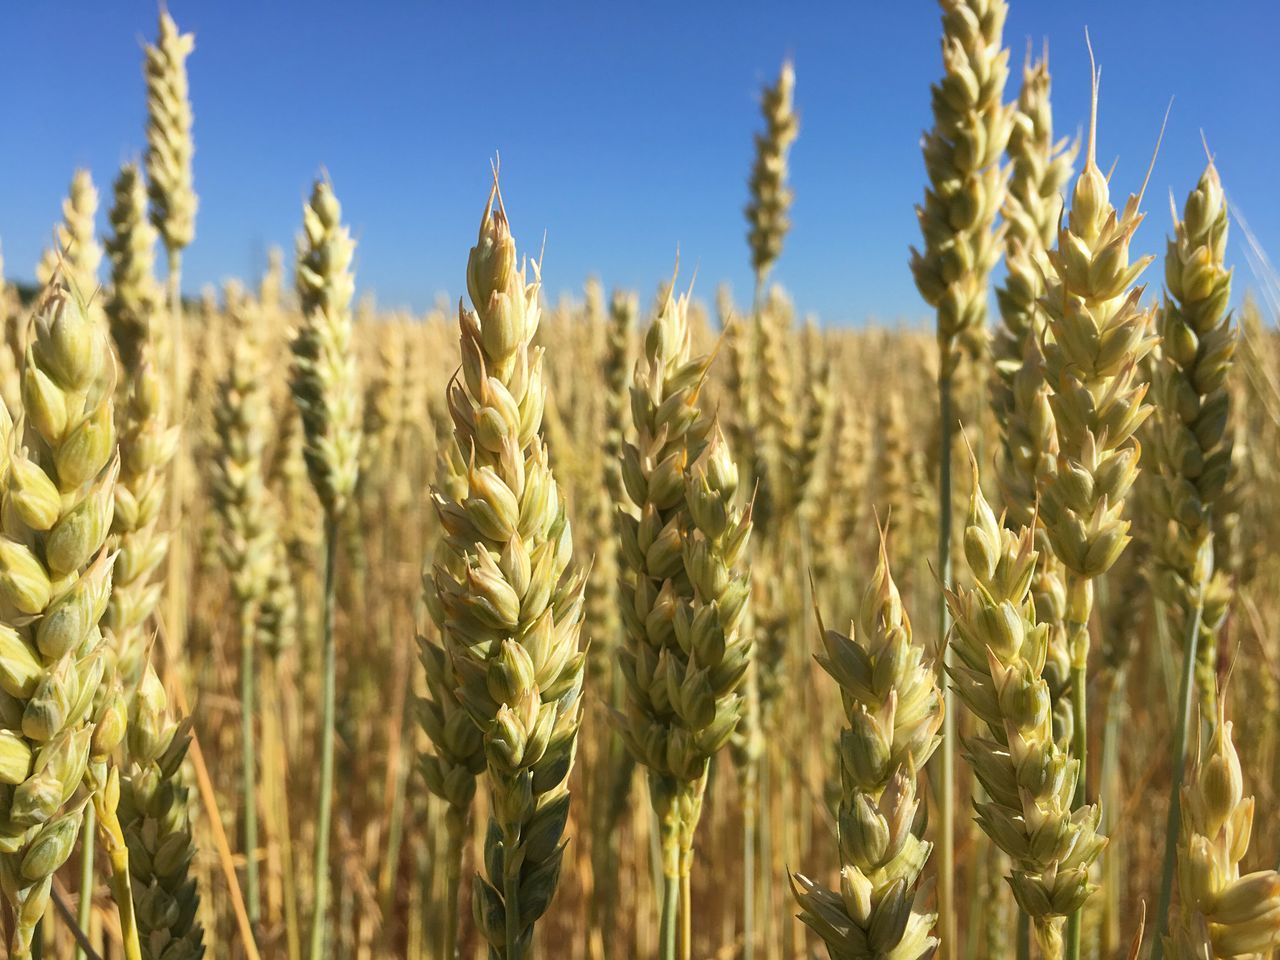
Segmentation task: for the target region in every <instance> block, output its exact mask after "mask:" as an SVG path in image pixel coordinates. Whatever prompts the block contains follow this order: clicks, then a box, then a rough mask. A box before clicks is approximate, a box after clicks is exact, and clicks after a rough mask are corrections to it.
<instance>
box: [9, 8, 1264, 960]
mask: <svg viewBox="0 0 1280 960" xmlns="http://www.w3.org/2000/svg"><path fill="white" fill-rule="evenodd" d="M1014 2H1018V0H1014ZM939 8H940V14H941V20H940V30H941V32H940V35H939V40H940V50H941V52H942V56H941V58H940V59H939V61H938V64H937V74H936V76H934V77H933V78H923V79H922V80H921V82H920V98H921V100H922V101H923V100H925V99H926V98H927V99H928V100H929V102H930V104H931V108H932V118H933V127H932V129H931V130H930V131H928V132H927V134H926V135H925V136H924V137H923V138H922V141H921V148H922V155H923V177H922V180H921V189H922V193H921V196H920V199H919V202H918V205H917V206H916V208H915V211H914V216H915V217H916V219H917V220H918V222H919V228H920V234H919V241H918V244H917V246H916V247H915V248H914V249H912V250H911V251H910V253H909V255H904V258H903V261H904V262H903V264H902V267H903V269H904V270H908V269H909V270H910V272H911V275H912V276H913V277H914V280H915V284H916V287H917V288H918V291H919V294H920V297H921V298H922V300H923V303H924V304H926V305H927V307H928V310H929V315H930V317H931V321H930V325H929V326H910V325H901V326H894V327H889V326H878V325H874V324H868V325H864V326H860V327H841V326H824V325H822V324H820V323H818V322H817V321H816V320H815V319H812V318H808V317H801V316H798V315H797V311H796V309H795V307H794V306H793V304H792V301H791V299H790V297H789V296H788V293H787V292H786V289H785V286H784V283H785V276H784V274H785V264H784V265H779V264H778V261H779V257H780V255H781V253H782V251H783V249H784V245H785V243H786V241H787V239H788V234H789V230H790V219H789V217H790V210H791V205H792V200H793V194H792V188H791V186H790V178H789V159H790V154H791V151H792V149H793V147H795V146H796V145H797V144H798V143H802V142H803V133H804V131H803V122H802V112H803V111H802V106H803V93H802V91H803V85H802V80H803V63H797V64H795V65H793V64H792V63H791V62H790V61H784V62H782V63H781V64H780V67H779V70H778V72H777V74H776V77H775V78H774V79H772V80H771V81H770V82H769V83H768V85H767V86H765V88H764V89H763V90H762V91H761V95H760V117H759V122H758V126H757V128H756V130H755V131H743V144H744V151H743V158H742V172H743V173H744V174H745V175H746V189H745V190H744V193H743V197H744V204H745V208H744V212H745V224H744V233H745V237H746V241H747V244H746V247H747V250H746V255H747V260H748V262H749V264H750V267H751V271H752V275H753V277H754V281H755V282H754V289H753V290H752V291H751V292H750V296H749V298H746V299H744V298H742V297H741V296H735V294H734V292H733V291H731V290H730V289H729V288H728V287H727V286H725V285H721V286H720V287H718V288H715V287H714V286H713V288H712V289H713V294H714V295H713V296H709V297H703V296H700V295H698V294H695V292H694V288H693V285H692V283H691V281H690V279H689V277H688V273H689V271H688V270H687V268H686V269H685V270H684V271H682V270H681V269H680V268H679V267H678V266H677V267H676V268H675V269H674V270H673V273H672V274H671V275H670V276H668V277H666V278H656V277H655V278H654V280H655V285H656V293H649V292H637V291H631V290H624V289H613V290H609V289H607V288H606V286H605V284H604V282H603V281H601V280H599V279H596V278H594V277H591V278H586V279H585V281H584V282H582V284H581V294H580V296H578V297H563V298H561V299H559V300H557V301H555V302H553V301H552V300H551V299H550V298H549V297H548V296H547V295H546V293H545V292H544V289H543V286H542V284H543V282H544V277H543V275H542V257H541V255H540V253H539V243H540V240H539V236H540V234H539V231H540V230H541V226H540V225H539V224H534V223H525V222H523V221H521V220H520V219H519V217H518V213H519V211H520V209H521V200H520V198H519V197H516V196H504V195H503V191H502V179H501V176H500V169H499V166H498V164H497V161H496V159H494V160H493V161H492V175H491V176H492V185H491V187H490V189H489V192H488V194H487V196H486V195H485V194H484V193H483V192H482V193H479V194H477V195H476V196H475V198H474V207H475V212H476V222H477V223H478V229H477V233H476V234H475V240H474V244H473V245H471V246H470V248H469V249H463V248H460V249H458V250H457V263H458V265H459V269H458V271H457V275H456V290H457V292H458V294H459V295H458V298H457V299H456V300H454V301H452V302H451V303H450V302H442V303H441V305H440V306H438V307H436V308H435V309H432V310H431V311H429V312H427V313H426V314H425V315H418V314H411V313H409V312H407V311H392V310H386V309H382V308H380V307H379V306H378V304H377V302H376V300H375V299H374V298H373V296H372V295H371V294H369V293H366V292H363V287H362V286H361V285H360V283H359V277H358V276H357V273H356V264H357V263H358V259H357V243H358V237H356V236H354V235H353V233H352V230H351V228H350V226H349V223H350V220H349V219H348V212H347V211H344V208H343V205H342V201H341V197H342V191H343V186H344V184H343V183H341V182H331V181H330V179H329V178H328V176H327V175H325V174H322V175H320V176H319V177H317V179H316V180H315V182H314V185H313V186H312V188H311V189H310V190H309V192H308V193H307V196H306V199H305V202H304V203H303V205H302V208H301V209H300V210H299V211H298V213H299V218H298V224H299V228H298V231H299V232H298V235H297V242H296V248H295V249H294V250H293V251H291V252H290V253H285V252H283V251H281V250H279V249H273V250H272V251H271V253H270V255H269V257H268V258H267V260H266V262H265V263H263V264H262V265H261V270H260V272H259V273H258V274H257V275H255V276H252V277H247V278H245V279H243V280H241V281H228V282H227V283H226V284H225V285H223V286H222V288H221V289H206V290H204V291H203V292H202V293H201V294H200V295H199V296H198V297H197V296H192V295H190V294H189V292H188V291H187V289H186V288H185V287H184V286H183V282H182V269H183V260H184V254H185V253H186V252H187V251H188V250H189V249H190V248H192V247H193V245H198V244H199V243H200V231H199V225H200V213H201V210H200V203H199V184H200V162H199V161H200V154H199V152H198V150H197V149H196V148H197V144H198V142H199V124H198V115H199V107H200V98H199V91H198V90H195V91H192V90H190V89H189V85H188V79H187V61H188V57H190V56H192V55H198V53H195V38H194V37H193V36H192V35H191V34H189V33H185V32H184V31H183V30H182V28H181V27H180V26H179V25H178V24H177V23H176V22H175V21H174V19H173V18H172V17H171V16H170V14H169V13H167V12H164V11H163V10H162V12H161V13H160V16H159V20H158V26H157V28H156V30H155V32H154V34H153V36H152V39H151V40H150V42H148V43H147V44H146V45H145V49H144V51H143V73H144V77H145V87H144V86H143V85H142V84H139V89H138V96H139V98H143V97H145V102H146V109H147V117H148V120H147V125H146V128H145V130H141V131H139V132H138V143H139V159H138V160H137V161H130V162H128V163H126V164H125V165H124V166H122V167H121V168H120V169H119V171H107V170H102V171H89V170H84V169H81V170H76V171H74V175H73V177H72V179H71V181H70V187H69V190H68V193H67V198H66V200H65V202H64V204H63V211H62V217H61V220H60V221H59V222H58V223H57V224H56V227H55V232H54V234H53V242H52V243H51V245H50V246H49V249H48V250H47V252H46V255H45V256H44V258H43V259H42V260H41V262H40V264H39V265H38V267H37V269H36V274H35V275H36V277H37V282H36V283H35V284H25V283H22V284H20V283H16V282H6V281H4V280H3V279H0V321H2V322H3V344H0V398H2V400H3V402H2V403H0V434H3V440H4V442H3V443H2V444H0V893H2V894H3V909H2V910H0V916H2V917H3V923H2V927H3V930H4V937H3V941H4V943H5V944H6V946H7V954H5V955H7V956H9V957H12V958H14V960H18V958H28V957H46V958H54V957H90V958H95V957H96V958H125V960H143V958H146V960H193V958H198V957H201V956H209V957H219V958H222V957H226V958H249V960H256V958H282V960H301V958H304V957H306V958H309V960H325V958H331V960H373V958H384V957H387V958H389V957H403V958H412V960H455V958H458V960H476V958H485V957H488V958H490V960H531V958H543V957H546V958H565V960H627V958H659V960H676V958H679V960H693V958H698V960H737V958H743V960H804V958H809V957H818V956H829V957H830V958H831V960H920V958H926V957H932V956H937V957H940V958H947V960H971V958H984V960H985V958H1018V960H1024V958H1025V960H1030V958H1032V957H1041V958H1045V960H1063V958H1065V960H1082V958H1098V960H1110V958H1130V960H1132V958H1138V957H1142V958H1147V957H1150V958H1160V957H1165V956H1167V957H1169V958H1171V960H1213V958H1228V957H1256V958H1273V957H1276V956H1277V955H1280V873H1277V872H1276V871H1275V870H1273V869H1272V867H1273V866H1274V865H1275V864H1276V863H1277V861H1278V860H1280V818H1277V816H1276V814H1275V810H1276V804H1277V800H1278V798H1280V797H1278V795H1280V752H1278V749H1277V748H1278V746H1280V642H1278V638H1280V602H1278V601H1277V597H1280V564H1278V563H1277V561H1276V553H1275V552H1274V551H1273V550H1272V547H1273V546H1274V545H1276V544H1280V512H1278V510H1277V508H1278V507H1280V456H1278V455H1277V450H1280V341H1278V340H1277V337H1276V333H1275V330H1274V324H1273V321H1274V319H1275V318H1274V317H1273V316H1272V315H1271V312H1270V310H1269V308H1268V306H1267V304H1269V303H1273V302H1274V299H1273V298H1272V294H1273V292H1274V291H1275V289H1276V284H1277V280H1276V278H1275V277H1274V276H1273V275H1271V274H1269V273H1268V272H1267V271H1265V270H1261V271H1253V272H1249V271H1247V270H1246V271H1244V272H1237V271H1236V270H1235V266H1236V264H1234V263H1233V262H1232V256H1233V253H1232V251H1234V250H1235V249H1236V247H1235V246H1229V244H1228V238H1229V236H1231V235H1232V230H1233V228H1234V227H1235V226H1236V225H1235V223H1234V221H1233V217H1232V211H1231V210H1230V209H1229V207H1228V203H1227V196H1228V191H1229V186H1230V185H1229V184H1227V185H1226V186H1224V184H1223V182H1222V179H1221V177H1220V174H1219V172H1218V169H1217V167H1216V166H1215V164H1214V161H1213V159H1212V157H1211V156H1210V155H1208V150H1207V148H1206V151H1205V152H1206V158H1205V165H1204V168H1203V173H1202V175H1201V176H1200V177H1199V179H1198V181H1196V182H1192V183H1186V184H1184V185H1182V189H1181V195H1180V196H1179V197H1178V198H1177V200H1176V207H1175V213H1174V219H1173V223H1172V226H1171V227H1170V228H1169V229H1168V231H1167V234H1166V235H1164V236H1163V240H1162V239H1161V228H1160V227H1159V226H1157V225H1156V224H1155V223H1154V222H1152V223H1147V224H1143V220H1144V217H1145V216H1146V214H1147V212H1148V210H1149V209H1150V207H1151V206H1152V204H1153V203H1154V205H1155V206H1156V207H1159V206H1160V201H1159V200H1158V199H1155V200H1153V198H1152V197H1150V196H1148V195H1146V194H1145V193H1142V192H1140V193H1138V194H1136V195H1132V196H1127V197H1126V196H1123V195H1121V194H1119V193H1116V192H1113V190H1112V186H1111V183H1110V171H1109V170H1108V171H1104V170H1103V169H1101V168H1100V167H1099V156H1098V147H1097V143H1098V138H1099V133H1100V131H1099V124H1100V123H1101V121H1099V119H1098V117H1099V113H1098V104H1099V100H1100V99H1101V100H1103V101H1105V99H1106V89H1105V88H1102V87H1100V85H1099V74H1098V73H1097V72H1095V73H1094V76H1093V89H1092V109H1091V114H1090V116H1088V117H1085V118H1072V120H1071V122H1070V123H1065V122H1061V121H1059V122H1058V123H1057V126H1056V127H1055V118H1054V116H1053V109H1052V103H1051V77H1050V73H1049V68H1048V60H1047V51H1046V53H1044V54H1043V55H1040V56H1035V57H1033V56H1028V57H1027V58H1026V61H1025V63H1024V64H1023V65H1022V66H1021V67H1019V66H1018V64H1019V60H1020V57H1019V56H1011V55H1010V50H1009V47H1010V43H1009V38H1007V37H1005V36H1004V32H1003V28H1004V22H1005V17H1006V14H1007V4H1006V0H940V3H939ZM798 76H799V77H800V81H801V82H800V85H799V86H798V80H797V77H798ZM930 83H932V86H928V84H930ZM1077 119H1080V120H1081V122H1082V126H1081V128H1080V129H1081V134H1080V135H1079V136H1078V137H1074V136H1070V135H1066V136H1064V135H1063V134H1062V133H1061V132H1060V131H1061V130H1063V129H1067V130H1070V129H1072V128H1073V127H1074V125H1075V123H1076V121H1077ZM752 133H754V149H753V151H751V152H748V150H747V146H748V145H749V143H750V141H749V140H748V139H747V138H748V136H749V135H750V134H752ZM1103 133H1105V131H1103ZM317 160H318V161H319V160H323V158H317ZM489 162H490V161H489V159H488V158H484V157H480V158H477V164H478V166H480V167H481V169H483V165H484V164H486V163H489ZM1122 162H1125V163H1129V164H1133V165H1137V164H1138V163H1139V162H1140V161H1139V160H1138V159H1135V158H1127V157H1126V158H1123V160H1122ZM95 184H96V185H95ZM508 203H510V210H511V212H512V213H511V217H512V218H511V219H509V216H508ZM912 215H913V212H912V211H911V210H910V209H903V211H902V216H903V217H904V218H910V217H912ZM513 220H514V221H515V222H514V223H513ZM2 221H3V218H2V217H0V229H3V227H4V224H3V222H2ZM1140 228H1141V229H1140ZM1246 232H1247V231H1246ZM1251 262H1254V263H1265V255H1263V254H1262V252H1261V250H1259V249H1256V248H1255V250H1254V256H1253V257H1252V258H1251ZM464 264H465V266H464ZM9 267H10V275H12V274H15V273H21V272H22V271H21V270H17V269H16V268H15V265H13V264H10V265H9ZM775 267H776V269H775ZM4 275H5V274H4V271H3V269H0V277H3V276H4ZM546 280H547V282H549V283H552V285H553V286H555V287H557V288H565V287H568V286H570V285H572V284H575V283H577V282H578V281H577V279H575V278H565V277H554V278H552V277H547V278H546ZM1249 281H1252V282H1253V283H1254V287H1255V290H1250V289H1247V284H1248V282H1249ZM705 283H706V281H705V279H704V280H703V281H702V284H704V285H705ZM713 284H714V280H713ZM699 289H700V290H702V289H705V287H700V288H699ZM1255 291H1256V292H1255Z"/></svg>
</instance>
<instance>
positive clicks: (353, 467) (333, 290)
mask: <svg viewBox="0 0 1280 960" xmlns="http://www.w3.org/2000/svg"><path fill="white" fill-rule="evenodd" d="M354 254H355V242H354V241H353V240H352V239H351V232H350V231H349V230H348V229H347V228H346V227H345V226H343V224H342V206H341V205H340V204H339V203H338V198H337V197H336V196H334V193H333V187H332V186H331V185H330V183H329V182H328V180H317V181H316V183H315V186H314V187H313V188H312V191H311V198H310V200H308V201H307V203H306V204H304V205H303V208H302V236H301V237H300V238H299V240H298V264H297V270H296V275H295V283H296V286H297V291H298V301H299V304H300V306H301V310H302V323H301V325H300V326H299V327H298V329H297V332H296V333H295V334H294V338H293V342H292V343H291V344H290V347H291V350H292V352H293V367H292V371H291V378H290V386H291V388H292V392H293V399H294V402H295V403H296V404H297V407H298V413H299V414H300V415H301V417H302V434H303V439H304V446H303V457H304V459H305V461H306V465H307V475H308V477H309V478H310V480H311V486H312V488H313V489H314V490H315V492H316V495H317V496H318V497H319V499H320V504H321V506H322V507H324V515H325V534H324V539H325V577H324V583H325V586H324V607H325V610H324V647H323V667H322V670H323V683H322V693H321V696H322V703H321V724H320V738H321V739H320V786H319V809H318V811H317V815H316V835H315V857H314V863H313V867H314V870H315V874H314V877H313V888H314V896H313V905H312V906H313V911H314V913H313V915H312V924H311V957H312V960H321V958H322V956H323V953H324V949H325V940H326V934H325V930H326V923H327V917H326V913H327V910H328V901H329V834H330V829H331V824H332V814H333V788H334V783H333V739H334V719H335V718H334V713H335V701H336V695H337V691H336V684H337V680H336V673H337V648H336V642H335V636H334V625H333V621H334V605H335V595H336V593H335V591H336V582H335V577H336V569H335V568H336V563H337V547H338V531H339V529H340V522H341V519H342V517H343V515H344V512H345V510H346V508H347V504H348V501H349V500H350V499H351V496H352V494H353V493H354V492H355V487H356V479H357V476H358V472H359V466H360V422H361V421H360V392H359V387H358V385H357V382H356V366H355V356H354V353H353V351H352V350H351V327H352V318H351V299H352V296H353V295H354V293H355V277H354V275H353V273H352V271H351V260H352V257H353V256H354Z"/></svg>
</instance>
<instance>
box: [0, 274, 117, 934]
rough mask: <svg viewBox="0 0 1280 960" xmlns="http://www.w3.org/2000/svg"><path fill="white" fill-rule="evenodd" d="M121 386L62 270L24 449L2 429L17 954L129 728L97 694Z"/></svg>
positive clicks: (33, 379) (6, 872) (4, 867)
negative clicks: (82, 790)
mask: <svg viewBox="0 0 1280 960" xmlns="http://www.w3.org/2000/svg"><path fill="white" fill-rule="evenodd" d="M114 389H115V372H114V364H113V363H112V359H111V352H110V348H109V347H108V345H107V341H106V337H105V334H103V333H102V331H101V330H99V329H98V328H97V326H96V325H95V324H94V323H93V322H92V321H90V320H89V319H88V317H87V316H86V315H85V311H84V306H83V304H82V303H81V302H80V301H79V300H78V299H77V297H76V295H75V293H74V292H72V291H69V290H68V289H67V288H66V287H65V286H64V285H63V284H62V282H61V280H60V278H59V277H58V276H57V275H56V274H55V277H54V282H53V284H52V285H51V286H50V288H49V289H48V290H47V291H46V292H45V294H44V296H43V298H42V301H41V303H40V305H39V307H38V309H37V312H36V316H35V321H34V330H33V335H32V341H31V344H30V345H29V347H28V349H27V358H26V364H25V367H24V370H23V408H24V412H25V416H26V421H25V433H24V436H23V437H22V439H21V446H19V445H18V444H17V443H15V441H14V438H11V437H10V436H9V424H8V420H7V416H6V417H5V420H4V424H3V426H4V437H3V445H2V446H3V450H4V453H5V458H4V459H5V470H4V473H5V500H6V504H7V509H6V511H5V514H6V516H5V536H4V537H3V538H0V601H2V602H3V607H4V610H5V611H6V613H5V619H4V621H3V622H2V625H0V634H3V635H4V637H5V647H6V650H5V654H4V663H5V669H4V671H3V687H4V691H5V694H6V696H5V697H4V698H3V706H4V711H3V718H2V727H3V734H4V735H3V737H2V738H0V741H2V742H3V745H4V751H5V755H6V763H5V767H6V778H7V783H8V784H10V789H7V790H6V791H4V800H5V806H4V810H3V813H4V817H3V821H2V822H3V831H0V833H2V835H0V851H2V852H0V890H2V891H3V893H4V896H5V899H6V900H7V901H8V903H9V906H10V908H11V909H12V910H13V917H14V923H13V927H12V938H11V941H10V950H11V954H12V956H14V957H15V958H21V957H27V956H29V955H30V952H31V946H32V936H33V934H34V931H35V928H36V925H37V924H38V923H39V921H40V919H41V917H42V916H43V915H44V912H45V909H46V907H47V906H48V903H49V895H50V888H51V885H52V882H53V874H54V873H55V872H56V871H57V869H58V867H60V866H61V865H62V863H63V861H65V860H66V858H67V857H68V856H69V855H70V853H71V850H72V846H73V844H74V842H75V838H76V836H77V835H78V833H79V831H80V825H81V818H82V816H83V814H84V810H85V805H86V803H87V802H88V801H89V799H90V798H89V797H83V798H81V799H76V796H77V790H78V788H79V787H80V785H81V783H82V782H85V781H86V779H87V782H88V784H89V786H90V792H91V794H92V795H93V797H94V799H95V805H96V806H100V807H101V808H102V812H104V813H109V814H110V815H111V816H112V817H114V804H113V803H112V802H111V801H113V800H114V795H113V791H112V790H111V787H112V786H113V784H114V785H115V786H116V787H117V788H118V781H111V780H109V777H108V773H107V769H106V757H107V756H108V755H109V754H110V753H111V751H112V750H113V749H114V748H115V746H116V745H117V744H118V743H119V741H120V738H121V737H123V735H124V725H123V723H120V722H118V721H119V717H118V716H116V715H115V712H114V711H115V707H116V705H118V703H119V698H118V697H116V696H114V695H113V694H112V693H111V691H106V692H107V694H108V695H107V696H102V697H99V690H100V688H102V687H103V684H104V681H107V682H109V680H110V678H108V677H107V676H106V674H107V667H108V662H107V656H106V651H105V649H104V647H103V643H102V635H101V633H100V632H99V629H98V621H99V619H100V618H101V617H102V614H103V612H104V611H105V609H106V605H107V598H108V597H109V596H110V593H111V568H112V563H113V562H114V557H113V556H112V555H111V554H109V553H108V552H107V551H106V550H104V549H103V547H104V544H105V542H106V538H107V532H108V529H109V527H110V524H111V513H112V506H113V497H112V493H113V488H114V485H115V480H116V475H117V472H118V469H119V467H118V463H117V461H116V459H115V455H114V447H115V442H114V441H115V437H114V425H113V423H112V393H113V392H114ZM95 698H99V699H98V707H97V710H98V711H100V712H95ZM95 721H96V722H98V723H99V724H100V725H101V729H98V728H96V727H95ZM105 826H109V825H106V824H104V827H105ZM126 864H127V860H126ZM113 866H115V867H118V862H116V860H115V858H114V857H113ZM122 879H124V880H126V881H127V866H126V874H125V877H124V878H122ZM121 906H122V908H124V907H126V906H128V905H127V904H122V905H121Z"/></svg>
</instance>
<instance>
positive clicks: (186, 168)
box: [143, 10, 198, 252]
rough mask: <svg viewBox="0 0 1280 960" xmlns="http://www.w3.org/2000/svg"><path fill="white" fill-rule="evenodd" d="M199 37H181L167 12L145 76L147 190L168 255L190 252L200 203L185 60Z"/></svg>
mask: <svg viewBox="0 0 1280 960" xmlns="http://www.w3.org/2000/svg"><path fill="white" fill-rule="evenodd" d="M195 47H196V38H195V37H194V36H193V35H191V34H189V33H180V32H179V31H178V25H177V24H176V23H174V20H173V17H171V16H169V13H168V11H167V10H161V12H160V23H159V31H158V35H157V37H156V42H155V43H154V44H148V45H147V48H146V59H145V61H144V63H143V74H144V76H145V77H146V81H147V155H146V167H147V191H148V194H149V195H150V197H151V222H152V223H154V224H155V227H156V229H157V230H158V231H160V236H161V237H162V238H163V239H164V244H165V247H166V248H167V249H168V250H169V251H170V252H175V251H180V250H182V249H184V248H185V247H187V246H188V245H189V244H190V243H191V241H192V239H193V238H194V237H195V230H196V206H197V203H198V201H197V198H196V193H195V188H194V186H193V182H192V175H191V160H192V157H193V155H194V154H195V143H194V141H193V140H192V137H191V123H192V117H191V99H190V96H189V93H188V90H187V57H189V56H190V55H191V52H192V51H193V50H194V49H195Z"/></svg>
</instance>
